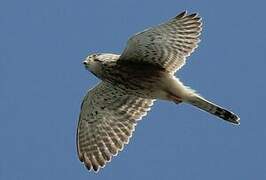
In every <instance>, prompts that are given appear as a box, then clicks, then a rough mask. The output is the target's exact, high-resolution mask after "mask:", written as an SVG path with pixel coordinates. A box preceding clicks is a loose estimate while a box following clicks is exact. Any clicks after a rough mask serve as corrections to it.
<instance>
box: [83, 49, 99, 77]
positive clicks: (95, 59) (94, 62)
mask: <svg viewBox="0 0 266 180" xmlns="http://www.w3.org/2000/svg"><path fill="white" fill-rule="evenodd" d="M101 55H102V54H100V53H97V54H91V55H89V56H88V57H87V58H86V60H85V61H83V64H84V66H85V68H86V69H87V70H89V71H90V72H92V73H93V74H95V75H98V74H99V73H100V72H101V69H102V64H103V58H102V57H101Z"/></svg>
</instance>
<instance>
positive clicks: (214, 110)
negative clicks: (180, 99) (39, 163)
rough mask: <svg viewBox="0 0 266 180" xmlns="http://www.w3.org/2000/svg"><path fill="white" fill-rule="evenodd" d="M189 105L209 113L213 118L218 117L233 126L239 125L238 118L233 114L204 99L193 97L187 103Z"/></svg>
mask: <svg viewBox="0 0 266 180" xmlns="http://www.w3.org/2000/svg"><path fill="white" fill-rule="evenodd" d="M188 103H189V104H192V105H194V106H196V107H198V108H200V109H202V110H204V111H206V112H208V113H211V114H213V115H215V116H218V117H219V118H222V119H224V120H225V121H228V122H230V123H233V124H238V125H239V124H240V118H239V117H238V116H237V115H236V114H234V113H233V112H230V111H228V110H226V109H224V108H222V107H220V106H217V105H216V104H214V103H212V102H210V101H207V100H206V99H204V98H202V97H200V96H194V97H193V98H191V99H190V100H189V101H188Z"/></svg>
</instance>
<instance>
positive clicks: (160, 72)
mask: <svg viewBox="0 0 266 180" xmlns="http://www.w3.org/2000/svg"><path fill="white" fill-rule="evenodd" d="M106 55H108V56H106ZM102 56H103V57H102ZM108 57H109V58H110V60H106V58H108ZM119 57H120V56H119V55H115V54H103V55H98V56H97V58H98V62H99V63H98V66H99V67H98V68H96V69H95V72H94V74H95V75H96V76H98V77H99V78H100V79H102V80H104V81H106V82H109V83H111V84H113V85H115V86H117V87H119V89H120V90H121V91H123V92H125V93H127V94H130V95H135V96H138V97H142V98H149V99H162V100H170V101H171V100H173V99H172V97H170V96H174V95H176V97H183V99H184V100H185V99H186V97H187V96H188V94H189V93H190V91H189V90H188V88H187V87H185V86H183V84H182V83H181V82H180V81H179V80H178V79H177V78H176V77H175V76H173V75H172V74H169V73H168V72H167V71H166V70H165V69H164V68H161V67H160V66H157V65H153V64H148V63H142V62H134V61H133V62H129V63H124V62H122V63H121V62H119V61H118V59H119ZM101 58H103V59H101ZM102 62H103V63H102ZM190 94H191V93H190Z"/></svg>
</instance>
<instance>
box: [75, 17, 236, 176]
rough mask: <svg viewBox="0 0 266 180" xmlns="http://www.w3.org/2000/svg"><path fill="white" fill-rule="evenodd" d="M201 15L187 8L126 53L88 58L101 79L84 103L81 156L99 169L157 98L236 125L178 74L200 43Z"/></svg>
mask: <svg viewBox="0 0 266 180" xmlns="http://www.w3.org/2000/svg"><path fill="white" fill-rule="evenodd" d="M201 26H202V22H201V18H200V17H199V16H198V15H197V14H190V15H188V14H187V13H186V12H183V13H181V14H179V15H177V16H176V17H174V18H172V19H170V20H169V21H168V22H166V23H163V24H160V25H158V26H155V27H153V28H150V29H147V30H145V31H143V32H140V33H137V34H136V35H134V36H132V37H131V38H130V39H129V40H128V43H127V46H126V48H125V50H124V52H123V53H122V55H121V56H120V55H116V54H107V53H98V54H92V55H90V56H88V57H87V59H86V60H85V61H84V64H85V67H86V68H87V69H88V70H89V71H91V72H92V73H93V74H94V75H95V76H97V77H98V78H99V79H101V80H102V82H101V83H99V84H98V85H97V86H96V87H94V88H93V89H91V90H89V92H88V93H87V95H86V96H85V97H84V100H83V102H82V105H81V112H80V117H79V123H78V130H77V150H78V155H79V159H80V160H81V161H82V162H84V164H85V165H86V167H87V168H88V169H89V170H91V169H93V170H94V171H95V172H97V171H98V170H99V169H100V168H101V167H104V166H105V164H106V163H107V162H109V161H110V160H111V158H112V156H114V155H117V153H118V152H119V151H120V150H122V149H123V147H124V145H125V144H127V143H128V142H129V138H130V137H131V135H132V132H133V131H134V128H135V126H136V124H137V121H138V120H140V119H141V118H142V117H143V116H145V115H146V114H147V112H148V111H149V110H150V107H151V106H152V104H153V101H154V100H155V99H162V100H167V101H172V102H175V103H182V102H184V103H189V104H191V105H194V106H196V107H198V108H200V109H202V110H204V111H206V112H209V113H211V114H213V115H215V116H217V117H220V118H222V119H224V120H226V121H229V122H231V123H234V124H239V117H238V116H236V115H235V114H233V113H232V112H230V111H228V110H226V109H224V108H222V107H220V106H217V105H215V104H214V103H211V102H209V101H207V100H205V99H204V98H203V97H201V96H200V95H198V94H196V93H195V91H194V90H192V89H190V88H189V87H186V86H184V85H183V83H182V82H181V81H179V79H178V78H176V77H175V76H174V73H175V72H176V70H178V69H180V68H181V67H182V66H183V65H184V64H185V60H186V57H187V56H189V55H190V54H191V53H192V52H193V51H194V49H195V48H196V47H197V46H198V42H199V41H200V39H199V35H200V33H201V29H202V27H201Z"/></svg>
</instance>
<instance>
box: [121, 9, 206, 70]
mask: <svg viewBox="0 0 266 180" xmlns="http://www.w3.org/2000/svg"><path fill="white" fill-rule="evenodd" d="M201 26H202V22H201V18H200V17H198V15H197V14H196V13H195V14H190V15H188V14H187V13H186V11H185V12H182V13H180V14H179V15H177V16H176V17H175V18H172V19H170V20H169V21H168V22H166V23H163V24H160V25H158V26H155V27H152V28H149V29H147V30H145V31H143V32H140V33H137V34H136V35H134V36H132V37H131V38H130V39H129V40H128V42H127V47H126V48H125V50H124V52H123V53H122V55H121V57H120V59H119V60H118V61H120V62H126V61H139V62H144V63H152V64H156V65H159V66H161V67H163V68H164V69H166V70H167V71H168V72H170V73H175V71H176V70H178V69H180V68H181V67H182V66H183V65H184V64H185V60H186V57H188V56H189V55H190V54H191V53H192V52H193V51H194V49H195V48H196V47H197V46H198V42H199V41H200V39H199V36H200V33H201V30H202V27H201Z"/></svg>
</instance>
